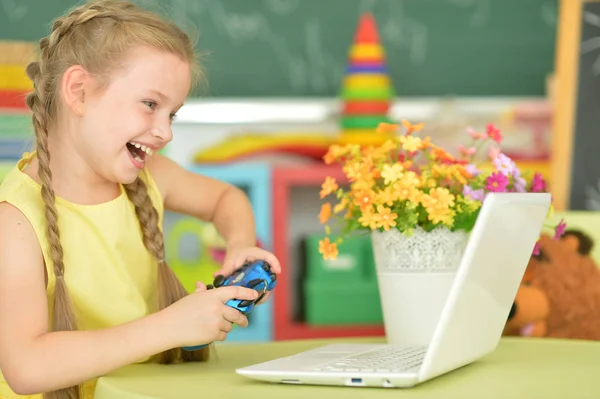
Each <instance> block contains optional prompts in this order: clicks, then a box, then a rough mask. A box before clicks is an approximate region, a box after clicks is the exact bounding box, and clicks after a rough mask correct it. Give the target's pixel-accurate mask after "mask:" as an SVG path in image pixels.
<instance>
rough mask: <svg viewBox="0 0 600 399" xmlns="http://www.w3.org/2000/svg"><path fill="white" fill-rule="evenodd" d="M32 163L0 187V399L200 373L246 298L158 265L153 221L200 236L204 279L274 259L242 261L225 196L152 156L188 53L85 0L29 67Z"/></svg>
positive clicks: (136, 20)
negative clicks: (159, 371) (213, 252)
mask: <svg viewBox="0 0 600 399" xmlns="http://www.w3.org/2000/svg"><path fill="white" fill-rule="evenodd" d="M27 74H28V76H29V77H30V78H31V79H32V81H33V83H34V87H35V89H34V91H33V92H32V93H31V94H30V95H29V96H28V97H27V104H28V106H29V108H30V109H31V111H32V113H33V125H34V128H35V134H36V148H37V151H36V152H33V153H30V154H25V155H24V156H23V158H22V159H21V160H20V161H19V162H18V164H17V165H16V167H15V169H14V170H13V171H12V172H11V173H9V175H8V176H7V177H6V178H5V180H4V182H3V184H2V186H0V221H1V222H0V370H1V371H2V374H3V378H2V379H0V398H9V399H12V398H18V397H21V396H18V395H17V394H20V395H33V396H29V397H30V398H36V399H37V398H41V395H39V393H44V392H45V393H46V394H45V395H44V398H68V399H75V398H91V397H93V390H94V384H95V379H96V378H97V377H98V376H101V375H103V374H105V373H107V372H109V371H111V370H113V369H116V368H118V367H121V366H124V365H127V364H129V363H133V362H141V361H146V360H150V359H153V360H156V361H159V362H162V363H171V362H176V361H189V360H205V359H206V358H207V356H208V353H207V351H206V349H203V350H200V351H196V352H186V351H182V350H181V349H180V348H181V347H182V346H187V345H200V344H206V343H210V342H213V341H216V340H224V339H225V338H226V335H227V333H228V332H229V331H231V328H232V323H236V324H238V325H240V326H242V327H245V326H246V325H247V323H248V321H247V319H246V317H245V316H243V315H241V314H240V313H239V312H238V311H237V310H234V309H232V308H230V307H228V306H226V305H225V302H226V301H227V300H229V299H231V298H240V299H248V300H252V299H255V298H257V293H256V291H254V290H251V289H246V288H241V287H221V288H217V289H213V290H206V287H205V286H204V285H203V284H202V283H199V284H198V289H197V290H196V292H194V293H192V294H190V295H187V293H186V292H185V290H184V289H183V287H182V285H181V284H180V282H179V281H178V279H177V278H176V277H175V276H174V274H173V273H172V272H171V269H170V268H169V267H168V265H167V264H166V263H165V260H164V253H165V250H164V244H163V236H162V232H161V224H162V218H163V212H164V209H169V210H171V211H174V212H179V213H186V214H189V215H192V216H195V217H198V218H201V219H204V220H207V221H210V222H212V223H214V225H215V226H216V228H217V230H218V231H219V233H220V234H221V235H222V236H223V237H224V238H225V239H226V241H227V257H226V260H225V261H224V264H223V267H222V269H221V270H220V271H219V272H218V273H220V274H223V275H228V274H230V273H231V272H233V270H234V269H235V268H237V267H239V266H240V265H241V264H242V263H243V262H244V261H245V260H247V259H251V258H262V259H264V260H266V261H267V262H269V263H271V265H272V267H273V270H274V271H275V273H280V271H281V269H280V265H279V263H278V261H277V259H276V258H275V257H274V256H273V254H271V253H269V252H266V251H263V250H261V249H259V248H256V247H255V243H256V237H255V227H254V220H253V215H252V209H251V206H250V204H249V202H248V200H247V198H246V197H245V195H244V194H243V193H242V192H241V191H240V190H239V189H237V188H235V187H233V186H230V185H227V184H224V183H222V182H220V181H216V180H213V179H210V178H207V177H203V176H200V175H197V174H192V173H190V172H188V171H186V170H184V169H183V168H181V167H180V166H178V165H177V164H176V163H174V162H172V161H170V160H168V159H167V158H165V157H162V156H160V155H159V154H157V152H158V150H160V149H161V148H162V147H164V146H165V145H166V144H167V143H168V142H169V141H170V140H171V138H172V132H171V122H172V120H173V118H174V116H175V113H176V112H177V110H178V109H179V108H180V107H181V106H182V103H183V101H184V99H185V98H186V97H187V95H188V92H189V90H190V88H191V87H192V83H194V82H195V81H196V79H197V78H198V76H199V71H198V67H197V64H196V63H195V56H194V54H193V45H192V43H191V42H190V40H189V39H188V37H187V36H186V35H185V34H184V33H183V32H182V31H181V30H179V29H178V28H177V27H175V26H174V25H173V24H170V23H168V22H166V21H164V20H162V19H160V18H159V17H158V16H156V15H154V14H151V13H150V12H147V11H144V10H143V9H141V8H139V7H137V6H135V5H134V4H132V3H129V2H125V1H116V0H98V1H91V2H89V3H87V4H84V5H82V6H79V7H77V8H74V9H73V10H72V11H71V12H70V13H68V14H67V15H66V16H64V17H62V18H59V19H58V20H56V21H55V22H54V24H53V26H52V32H51V34H50V35H49V36H48V37H46V38H44V39H42V40H41V41H40V61H39V62H34V63H32V64H30V65H29V66H28V67H27Z"/></svg>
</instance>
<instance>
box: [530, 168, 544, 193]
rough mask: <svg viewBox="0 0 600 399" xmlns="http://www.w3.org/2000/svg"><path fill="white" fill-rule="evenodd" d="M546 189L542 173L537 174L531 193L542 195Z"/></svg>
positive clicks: (533, 180)
mask: <svg viewBox="0 0 600 399" xmlns="http://www.w3.org/2000/svg"><path fill="white" fill-rule="evenodd" d="M545 189H546V182H545V181H544V178H543V177H542V174H541V173H540V172H535V174H534V175H533V179H532V180H531V191H533V192H534V193H541V192H542V191H544V190H545Z"/></svg>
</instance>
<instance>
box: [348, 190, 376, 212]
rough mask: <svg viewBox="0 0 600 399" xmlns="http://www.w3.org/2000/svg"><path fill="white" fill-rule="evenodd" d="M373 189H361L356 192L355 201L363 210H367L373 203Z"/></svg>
mask: <svg viewBox="0 0 600 399" xmlns="http://www.w3.org/2000/svg"><path fill="white" fill-rule="evenodd" d="M374 194H375V193H374V192H373V190H359V191H356V192H355V193H354V201H353V203H354V204H355V205H356V206H358V207H359V208H360V210H361V211H363V212H364V211H365V209H367V208H368V207H370V206H371V205H372V204H373V197H374Z"/></svg>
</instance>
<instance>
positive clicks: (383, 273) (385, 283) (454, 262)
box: [372, 227, 468, 345]
mask: <svg viewBox="0 0 600 399" xmlns="http://www.w3.org/2000/svg"><path fill="white" fill-rule="evenodd" d="M467 239H468V234H467V233H466V232H464V231H457V232H452V231H450V230H448V229H446V228H436V229H434V230H433V231H431V232H426V231H424V230H423V229H421V228H420V227H417V228H416V229H415V230H414V232H413V234H412V235H411V236H408V235H404V234H402V233H401V232H399V231H398V230H396V229H392V230H389V231H383V232H382V231H373V233H372V242H373V255H374V258H375V265H376V268H377V280H378V284H379V295H380V299H381V307H382V311H383V319H384V325H385V333H386V338H387V341H388V342H389V343H391V344H404V345H406V344H408V345H428V344H429V342H430V340H431V337H432V335H433V332H434V330H435V327H436V325H437V322H438V320H439V318H440V315H441V312H442V309H443V307H444V305H445V303H446V299H447V297H448V293H449V291H450V287H451V285H452V282H453V281H454V276H455V275H456V270H457V269H458V266H459V264H460V261H461V259H462V255H463V251H464V248H465V246H466V243H467Z"/></svg>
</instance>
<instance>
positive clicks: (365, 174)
mask: <svg viewBox="0 0 600 399" xmlns="http://www.w3.org/2000/svg"><path fill="white" fill-rule="evenodd" d="M342 170H343V171H344V173H345V174H346V177H347V178H348V180H350V181H351V182H352V181H358V180H370V179H373V177H374V173H373V164H372V163H371V162H370V160H368V159H365V160H363V161H352V162H348V163H347V164H345V165H344V166H343V167H342Z"/></svg>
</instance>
